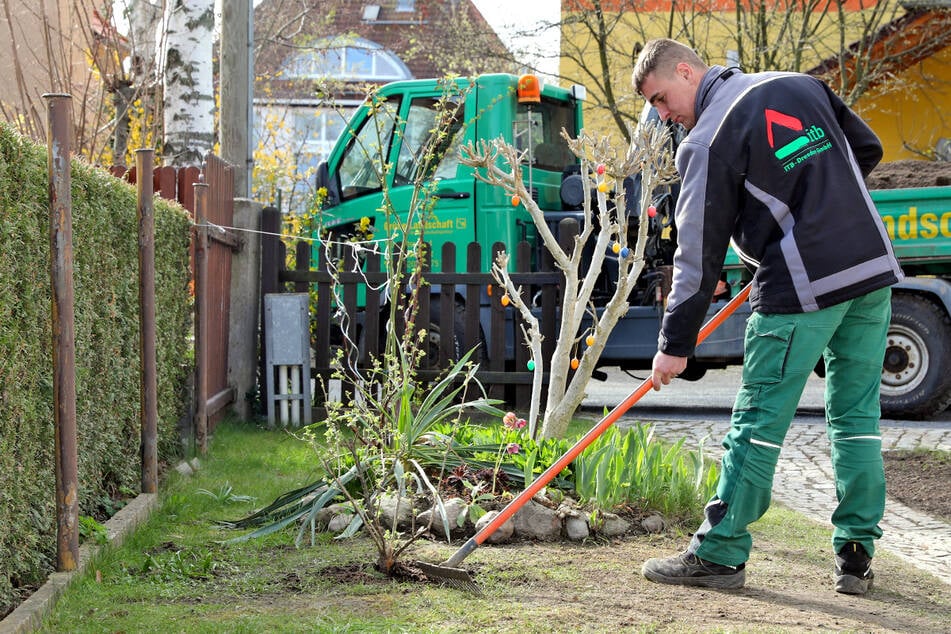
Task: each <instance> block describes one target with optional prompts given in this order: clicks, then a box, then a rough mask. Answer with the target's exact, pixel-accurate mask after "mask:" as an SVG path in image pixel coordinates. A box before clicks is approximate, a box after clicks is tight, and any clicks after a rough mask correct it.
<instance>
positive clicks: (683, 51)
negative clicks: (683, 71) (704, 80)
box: [631, 38, 707, 93]
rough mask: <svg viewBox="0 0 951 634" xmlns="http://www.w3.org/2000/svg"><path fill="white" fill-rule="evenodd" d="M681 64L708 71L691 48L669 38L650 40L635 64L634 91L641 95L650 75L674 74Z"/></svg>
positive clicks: (632, 77) (633, 75) (632, 78)
mask: <svg viewBox="0 0 951 634" xmlns="http://www.w3.org/2000/svg"><path fill="white" fill-rule="evenodd" d="M680 62H686V63H687V64H690V65H691V66H693V67H694V68H697V69H699V70H703V71H706V69H707V65H706V64H704V63H703V60H702V59H700V56H699V55H697V53H696V52H695V51H694V50H693V49H692V48H690V47H689V46H686V45H684V44H681V43H680V42H678V41H676V40H670V39H667V38H658V39H656V40H648V41H647V43H646V44H644V49H643V50H642V51H641V52H640V54H639V55H638V56H637V61H636V62H635V63H634V72H633V74H632V75H631V80H632V81H633V82H634V89H635V90H637V92H638V93H640V92H641V86H643V85H644V80H645V79H647V76H648V75H650V74H651V73H657V74H658V75H663V76H667V75H669V74H670V73H672V72H674V68H676V66H677V64H679V63H680Z"/></svg>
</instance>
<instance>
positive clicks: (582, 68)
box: [560, 0, 951, 161]
mask: <svg viewBox="0 0 951 634" xmlns="http://www.w3.org/2000/svg"><path fill="white" fill-rule="evenodd" d="M838 6H839V5H838V4H837V3H835V2H832V1H831V0H765V1H759V0H745V1H740V2H737V1H736V0H702V1H701V2H691V3H683V2H675V1H672V0H563V2H562V49H561V69H560V71H561V72H560V74H561V76H562V77H563V79H564V81H565V83H566V84H570V83H580V84H583V85H585V86H586V87H587V88H588V101H587V103H586V112H585V117H586V127H587V128H588V129H589V130H590V131H593V132H596V133H600V134H610V135H612V136H615V137H617V136H618V135H620V134H623V133H622V130H624V129H625V128H626V127H629V126H631V125H633V124H634V123H636V121H637V117H638V114H639V113H640V110H641V108H642V106H643V100H642V99H640V98H639V97H637V96H636V95H634V93H633V89H632V87H631V82H630V73H631V69H632V67H633V63H634V60H635V59H636V57H637V54H638V52H639V51H640V47H641V46H642V44H643V42H645V41H646V40H648V39H651V38H654V37H671V38H674V39H677V40H679V41H682V42H684V43H686V44H689V45H690V46H692V47H693V48H694V49H696V50H697V51H698V52H699V53H700V55H701V56H702V57H704V58H705V59H706V60H707V61H708V62H709V63H710V64H723V65H738V66H740V67H741V68H743V69H744V70H746V71H748V72H755V71H762V70H793V71H800V72H810V73H813V74H817V75H821V76H823V77H824V78H826V79H827V80H828V81H829V82H830V84H832V85H833V87H834V89H835V90H836V91H837V92H839V93H840V94H842V95H843V97H844V98H845V99H846V101H847V102H849V103H850V104H853V105H854V107H855V108H856V109H857V110H858V111H859V112H860V113H861V114H862V115H863V116H864V117H865V118H866V120H868V121H869V123H870V124H871V125H872V126H873V128H874V129H875V130H876V132H878V133H879V135H880V136H881V137H882V141H883V143H884V144H885V160H886V161H892V160H897V159H900V158H910V157H915V156H917V157H921V156H922V155H929V153H930V154H931V155H933V153H934V151H935V148H936V145H937V144H938V142H939V139H941V138H951V130H949V128H948V126H949V125H951V119H949V117H951V112H949V110H948V107H947V104H948V103H949V101H951V100H949V99H948V91H949V90H951V84H949V81H951V64H949V61H951V60H949V55H951V48H949V46H951V28H949V26H951V23H949V21H948V18H949V15H951V8H949V7H951V0H903V1H896V0H885V1H884V2H880V3H879V2H876V1H875V0H848V1H847V2H844V3H843V4H842V10H841V11H839V9H838ZM842 42H852V43H854V44H852V45H851V46H848V47H846V48H845V49H844V50H843V47H842V45H841V43H842ZM840 63H842V64H844V67H845V68H846V69H847V71H848V72H846V73H845V74H844V76H843V75H841V74H839V72H838V67H839V64H840ZM843 80H844V83H843ZM856 87H858V89H856ZM863 91H866V92H863ZM852 95H855V96H852Z"/></svg>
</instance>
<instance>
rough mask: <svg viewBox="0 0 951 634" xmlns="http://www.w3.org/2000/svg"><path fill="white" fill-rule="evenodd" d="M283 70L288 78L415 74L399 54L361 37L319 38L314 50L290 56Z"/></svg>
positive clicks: (379, 77) (353, 78)
mask: <svg viewBox="0 0 951 634" xmlns="http://www.w3.org/2000/svg"><path fill="white" fill-rule="evenodd" d="M281 70H282V71H283V75H284V77H286V78H288V79H342V80H344V81H395V80H398V79H412V77H413V74H412V73H411V72H410V71H409V68H407V66H406V64H404V63H403V61H402V60H401V59H400V58H399V57H397V56H396V55H395V54H393V53H392V52H390V51H388V50H386V49H385V48H383V47H382V46H380V45H379V44H377V43H376V42H371V41H370V40H365V39H363V38H359V37H357V38H354V37H346V38H343V37H338V38H326V39H323V40H319V41H318V42H316V43H315V44H314V46H313V48H312V49H310V50H308V51H305V52H302V53H298V54H296V55H294V56H292V57H290V58H288V59H287V60H286V61H285V62H284V65H283V67H282V69H281Z"/></svg>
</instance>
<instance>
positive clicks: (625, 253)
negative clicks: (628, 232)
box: [621, 247, 631, 258]
mask: <svg viewBox="0 0 951 634" xmlns="http://www.w3.org/2000/svg"><path fill="white" fill-rule="evenodd" d="M630 254H631V250H630V249H628V248H627V247H624V248H623V249H621V257H622V258H626V257H627V256H629V255H630Z"/></svg>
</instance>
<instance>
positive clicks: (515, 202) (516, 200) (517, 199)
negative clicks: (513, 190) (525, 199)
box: [512, 196, 522, 207]
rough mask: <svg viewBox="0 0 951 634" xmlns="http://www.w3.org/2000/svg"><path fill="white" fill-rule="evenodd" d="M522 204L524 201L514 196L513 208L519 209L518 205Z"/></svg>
mask: <svg viewBox="0 0 951 634" xmlns="http://www.w3.org/2000/svg"><path fill="white" fill-rule="evenodd" d="M520 202H522V199H521V198H519V197H518V196H512V206H513V207H518V204H519V203H520Z"/></svg>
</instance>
